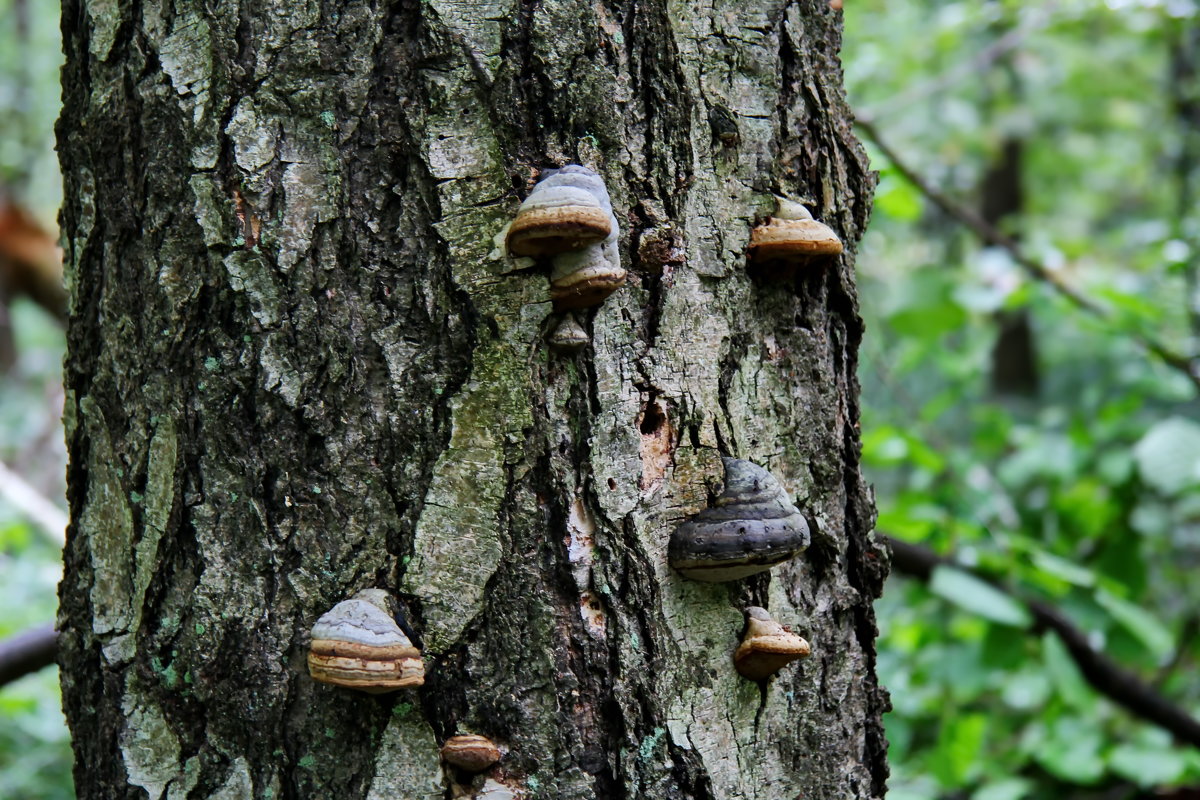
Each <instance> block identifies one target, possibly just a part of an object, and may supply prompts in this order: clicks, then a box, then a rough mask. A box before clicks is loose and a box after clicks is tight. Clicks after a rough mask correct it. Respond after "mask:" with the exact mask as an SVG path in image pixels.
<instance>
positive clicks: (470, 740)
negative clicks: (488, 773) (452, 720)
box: [442, 733, 500, 772]
mask: <svg viewBox="0 0 1200 800" xmlns="http://www.w3.org/2000/svg"><path fill="white" fill-rule="evenodd" d="M442 760H443V761H445V762H446V763H447V764H450V765H451V766H455V767H458V768H459V769H462V770H466V771H467V772H483V771H484V770H485V769H487V768H488V767H490V766H492V765H493V764H495V763H496V762H497V761H499V760H500V748H498V747H496V745H494V744H492V740H491V739H488V738H487V737H486V736H479V735H478V734H474V733H468V734H461V735H459V736H451V737H450V738H449V739H447V740H446V743H445V744H444V745H442Z"/></svg>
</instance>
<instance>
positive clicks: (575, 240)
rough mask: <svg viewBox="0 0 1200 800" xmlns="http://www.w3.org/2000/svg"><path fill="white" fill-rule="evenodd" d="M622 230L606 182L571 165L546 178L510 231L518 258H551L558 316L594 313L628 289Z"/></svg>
mask: <svg viewBox="0 0 1200 800" xmlns="http://www.w3.org/2000/svg"><path fill="white" fill-rule="evenodd" d="M618 236H619V226H618V225H617V218H616V216H615V215H614V214H613V210H612V202H611V201H610V200H609V197H608V190H607V189H606V188H605V186H604V181H603V180H602V179H601V178H600V176H599V175H597V174H596V173H595V172H593V171H592V170H590V169H588V168H587V167H582V166H579V165H578V164H568V165H567V166H565V167H561V168H559V169H548V170H545V171H544V172H543V173H542V178H541V180H540V181H538V184H537V185H536V186H535V187H534V188H533V191H532V192H530V193H529V197H527V198H525V202H523V203H521V207H520V208H519V209H518V210H517V216H516V218H515V219H514V220H513V221H512V224H511V225H510V226H509V229H508V237H507V244H508V251H509V253H510V254H511V255H514V256H533V257H543V256H546V257H550V259H551V274H550V297H551V299H552V300H553V301H554V310H555V311H565V310H568V309H574V308H589V307H591V306H596V305H599V304H600V303H602V302H604V299H605V298H606V297H608V296H609V295H610V294H612V293H613V292H615V291H616V290H617V289H619V288H620V287H621V286H623V285H624V284H625V277H626V273H625V270H624V268H622V267H621V256H620V253H619V252H618V247H617V243H618Z"/></svg>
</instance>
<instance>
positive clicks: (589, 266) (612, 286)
mask: <svg viewBox="0 0 1200 800" xmlns="http://www.w3.org/2000/svg"><path fill="white" fill-rule="evenodd" d="M626 275H627V273H626V272H625V269H624V268H623V267H622V266H621V258H620V254H619V253H618V252H617V236H616V231H615V230H614V231H613V233H612V234H611V235H610V236H609V237H608V238H607V239H605V240H604V241H603V242H601V243H599V244H593V245H590V246H588V247H585V248H584V249H582V250H576V251H570V252H565V253H560V254H558V255H557V256H555V257H554V268H553V270H552V272H551V273H550V299H551V300H553V301H554V310H555V311H566V310H569V309H575V308H589V307H591V306H597V305H600V304H601V303H603V302H604V299H605V298H606V297H608V296H609V295H610V294H612V293H613V292H615V291H616V290H617V289H620V288H621V287H622V286H624V285H625V277H626Z"/></svg>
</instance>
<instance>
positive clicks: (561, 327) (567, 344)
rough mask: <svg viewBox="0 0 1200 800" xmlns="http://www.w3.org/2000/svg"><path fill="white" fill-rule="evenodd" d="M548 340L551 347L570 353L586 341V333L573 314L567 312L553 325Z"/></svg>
mask: <svg viewBox="0 0 1200 800" xmlns="http://www.w3.org/2000/svg"><path fill="white" fill-rule="evenodd" d="M549 341H550V347H551V348H553V349H555V350H559V351H562V352H567V353H571V352H574V351H576V350H578V349H580V348H581V347H584V346H585V345H586V344H587V343H588V334H587V331H586V330H584V329H583V326H582V325H580V324H579V320H577V319H575V315H574V314H567V315H565V316H564V317H563V318H562V320H560V321H559V323H558V325H557V326H555V328H554V331H553V332H552V333H551V334H550V339H549Z"/></svg>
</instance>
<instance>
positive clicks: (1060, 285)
mask: <svg viewBox="0 0 1200 800" xmlns="http://www.w3.org/2000/svg"><path fill="white" fill-rule="evenodd" d="M855 124H856V125H857V126H858V127H859V128H860V129H861V130H862V132H863V134H864V135H865V136H866V137H867V138H868V139H870V140H871V142H872V143H873V144H874V145H875V146H876V147H878V148H879V150H880V152H882V153H883V154H884V155H885V156H886V157H887V159H888V160H889V161H891V162H892V166H894V167H895V168H896V171H897V172H899V173H900V174H901V175H903V176H904V178H905V180H907V181H908V182H909V183H911V184H912V185H913V186H914V187H916V189H917V190H918V191H919V192H921V194H923V195H925V196H926V197H928V198H929V199H930V200H931V201H933V203H934V205H936V206H937V207H938V208H940V209H942V211H944V212H946V213H947V214H949V215H950V216H951V217H954V218H955V219H957V220H958V221H959V222H961V223H962V224H963V225H965V226H966V227H967V228H969V229H970V230H971V231H972V232H973V233H974V234H975V235H976V236H978V237H979V238H980V239H982V240H983V241H984V242H986V243H987V244H989V245H992V246H993V247H999V248H1001V249H1002V250H1004V251H1006V252H1007V253H1008V254H1009V256H1010V257H1011V258H1012V260H1013V261H1014V262H1016V263H1017V264H1018V265H1019V266H1020V267H1021V268H1023V269H1024V270H1025V271H1026V272H1027V273H1028V274H1029V276H1030V277H1032V278H1033V279H1034V280H1036V281H1038V282H1040V283H1044V284H1045V285H1047V286H1049V287H1050V288H1051V289H1053V290H1054V291H1055V292H1057V293H1058V294H1059V295H1061V296H1062V297H1063V298H1065V299H1066V300H1067V301H1068V302H1069V303H1071V305H1073V306H1075V307H1076V308H1078V309H1080V310H1081V311H1085V312H1087V313H1088V314H1091V315H1092V316H1094V317H1096V318H1098V319H1101V320H1104V321H1106V322H1111V321H1112V314H1111V313H1110V312H1109V311H1108V309H1106V308H1105V307H1104V306H1102V305H1100V303H1098V302H1097V301H1096V300H1094V299H1093V298H1091V297H1088V296H1087V295H1085V294H1083V293H1081V292H1080V291H1079V290H1078V289H1075V288H1074V287H1072V286H1070V285H1068V284H1067V283H1065V282H1063V280H1062V278H1061V277H1060V276H1059V275H1058V274H1057V273H1055V272H1054V270H1052V269H1050V268H1049V267H1047V266H1046V265H1045V264H1043V263H1041V262H1040V261H1036V260H1034V259H1033V258H1030V257H1029V256H1027V255H1026V254H1025V253H1024V252H1023V251H1022V250H1021V247H1020V245H1018V244H1017V242H1016V240H1014V239H1013V238H1012V237H1010V236H1008V235H1006V234H1005V233H1003V232H1002V231H1000V230H998V229H997V228H995V227H994V226H992V225H990V224H988V222H987V221H986V220H984V219H983V217H981V216H979V215H978V214H976V213H975V212H974V211H973V210H972V209H970V208H968V207H966V206H964V205H962V204H961V203H958V202H957V201H955V200H954V199H952V198H951V197H950V196H949V195H946V194H944V193H943V192H941V191H939V190H938V189H937V187H935V186H934V185H933V184H932V183H930V182H929V181H928V180H926V179H925V178H924V177H923V176H922V175H920V174H919V173H917V172H916V171H915V170H914V169H913V168H912V167H910V166H909V165H908V164H907V163H906V162H905V161H904V160H903V159H901V158H900V157H899V156H898V155H897V154H896V151H895V150H893V149H892V148H891V147H890V146H888V144H887V143H886V142H884V141H883V140H882V139H881V138H880V136H879V131H877V130H876V129H875V126H874V125H873V124H871V122H870V121H868V120H864V119H860V120H856V121H855ZM1125 333H1126V334H1127V335H1128V336H1130V337H1132V338H1133V339H1134V341H1136V342H1137V343H1138V344H1139V345H1141V346H1142V347H1143V348H1144V349H1145V350H1147V351H1149V352H1150V353H1151V354H1153V355H1154V356H1155V357H1157V358H1158V359H1159V360H1160V361H1161V362H1163V363H1164V364H1166V365H1167V366H1168V367H1170V368H1171V369H1174V370H1176V371H1177V372H1179V373H1181V374H1182V375H1184V376H1185V377H1186V378H1187V379H1188V380H1189V381H1191V383H1192V385H1193V386H1195V387H1196V389H1197V390H1198V391H1200V369H1198V368H1197V365H1196V364H1195V363H1194V362H1195V359H1191V358H1188V357H1187V356H1184V355H1182V354H1180V353H1177V352H1175V351H1174V350H1172V349H1171V348H1170V347H1168V346H1167V345H1166V344H1164V343H1163V342H1161V341H1159V340H1158V339H1156V338H1155V337H1153V336H1151V335H1149V334H1145V333H1138V332H1136V331H1127V332H1125Z"/></svg>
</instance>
